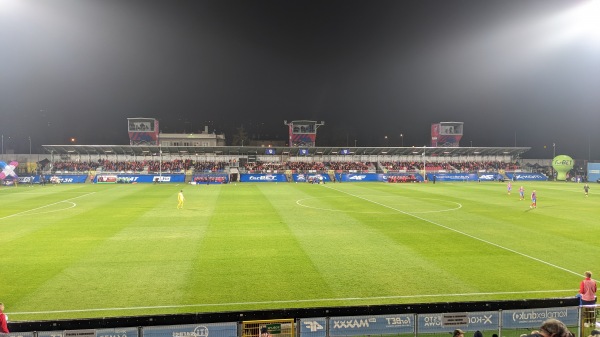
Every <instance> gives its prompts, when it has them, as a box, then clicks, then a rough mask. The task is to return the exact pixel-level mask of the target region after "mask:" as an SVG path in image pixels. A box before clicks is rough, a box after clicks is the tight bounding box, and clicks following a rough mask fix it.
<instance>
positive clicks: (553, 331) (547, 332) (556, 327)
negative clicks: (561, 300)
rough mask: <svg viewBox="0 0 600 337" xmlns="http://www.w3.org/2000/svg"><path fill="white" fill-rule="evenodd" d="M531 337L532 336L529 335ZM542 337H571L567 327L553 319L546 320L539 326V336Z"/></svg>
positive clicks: (571, 334)
mask: <svg viewBox="0 0 600 337" xmlns="http://www.w3.org/2000/svg"><path fill="white" fill-rule="evenodd" d="M531 336H533V335H531ZM538 336H543V337H573V333H571V331H569V329H567V326H566V325H565V324H564V323H563V322H561V321H559V320H557V319H554V318H551V319H548V320H546V321H544V323H542V326H540V330H539V335H538Z"/></svg>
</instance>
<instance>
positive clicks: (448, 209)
mask: <svg viewBox="0 0 600 337" xmlns="http://www.w3.org/2000/svg"><path fill="white" fill-rule="evenodd" d="M322 198H340V197H333V196H331V197H310V198H304V199H298V200H296V205H298V206H302V207H306V208H311V209H316V210H319V211H328V212H345V213H359V214H395V213H396V212H391V213H384V212H359V211H344V210H338V209H331V208H320V207H314V206H308V205H305V204H303V203H302V201H304V200H311V199H322ZM419 199H422V200H437V201H445V202H450V203H453V204H457V205H458V207H455V208H446V209H441V210H437V211H422V212H407V213H409V214H425V213H441V212H451V211H456V210H457V209H461V208H462V204H461V203H458V202H455V201H448V200H442V199H434V198H419Z"/></svg>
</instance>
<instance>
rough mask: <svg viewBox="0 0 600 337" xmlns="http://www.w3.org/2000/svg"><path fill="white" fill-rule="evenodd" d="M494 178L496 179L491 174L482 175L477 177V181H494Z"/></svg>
mask: <svg viewBox="0 0 600 337" xmlns="http://www.w3.org/2000/svg"><path fill="white" fill-rule="evenodd" d="M495 178H496V176H495V175H493V174H482V175H480V176H479V179H483V180H494V179H495Z"/></svg>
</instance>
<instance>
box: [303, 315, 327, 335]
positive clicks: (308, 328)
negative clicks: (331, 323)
mask: <svg viewBox="0 0 600 337" xmlns="http://www.w3.org/2000/svg"><path fill="white" fill-rule="evenodd" d="M298 325H299V326H300V336H303V337H325V336H327V318H325V317H316V318H302V319H299V320H298Z"/></svg>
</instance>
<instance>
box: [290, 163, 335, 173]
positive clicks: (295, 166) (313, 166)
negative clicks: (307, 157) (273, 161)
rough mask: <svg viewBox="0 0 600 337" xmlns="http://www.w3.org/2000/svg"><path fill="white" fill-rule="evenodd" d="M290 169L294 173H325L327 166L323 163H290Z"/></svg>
mask: <svg viewBox="0 0 600 337" xmlns="http://www.w3.org/2000/svg"><path fill="white" fill-rule="evenodd" d="M287 165H288V169H290V170H292V171H301V172H307V171H319V172H322V171H325V170H326V168H325V164H324V163H322V162H313V163H309V162H297V161H294V162H288V164H287Z"/></svg>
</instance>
